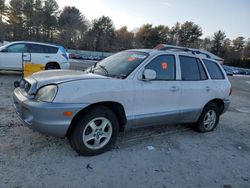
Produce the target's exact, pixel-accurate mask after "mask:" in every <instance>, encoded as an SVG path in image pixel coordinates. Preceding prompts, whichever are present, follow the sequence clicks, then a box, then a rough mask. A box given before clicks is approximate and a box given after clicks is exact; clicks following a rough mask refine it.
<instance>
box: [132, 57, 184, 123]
mask: <svg viewBox="0 0 250 188" xmlns="http://www.w3.org/2000/svg"><path fill="white" fill-rule="evenodd" d="M143 69H151V70H154V71H155V72H156V79H155V80H151V81H145V80H143V78H142V79H140V78H138V80H136V81H135V104H134V106H135V109H134V114H135V119H136V124H137V125H138V126H143V125H148V124H152V125H153V124H172V123H175V122H177V119H178V115H179V97H180V83H179V81H177V80H176V61H175V56H174V55H160V56H157V57H156V58H154V59H153V60H152V61H151V62H149V63H148V64H147V65H146V66H145V67H144V68H143ZM139 77H140V76H139Z"/></svg>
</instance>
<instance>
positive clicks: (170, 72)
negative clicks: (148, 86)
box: [145, 55, 175, 81]
mask: <svg viewBox="0 0 250 188" xmlns="http://www.w3.org/2000/svg"><path fill="white" fill-rule="evenodd" d="M145 68H146V69H152V70H154V71H155V72H156V79H155V80H165V81H167V80H175V57H174V55H160V56H158V57H156V58H155V59H153V60H152V61H151V62H150V63H149V64H148V65H147V66H146V67H145Z"/></svg>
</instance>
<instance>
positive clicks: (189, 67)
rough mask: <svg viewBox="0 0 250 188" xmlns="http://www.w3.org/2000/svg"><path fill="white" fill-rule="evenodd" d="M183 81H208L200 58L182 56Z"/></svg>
mask: <svg viewBox="0 0 250 188" xmlns="http://www.w3.org/2000/svg"><path fill="white" fill-rule="evenodd" d="M180 64H181V76H182V80H187V81H193V80H206V79H207V75H206V72H205V70H204V67H203V65H202V63H201V61H200V60H199V59H198V58H194V57H188V56H180Z"/></svg>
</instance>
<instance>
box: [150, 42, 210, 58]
mask: <svg viewBox="0 0 250 188" xmlns="http://www.w3.org/2000/svg"><path fill="white" fill-rule="evenodd" d="M154 49H157V50H162V51H164V50H180V51H185V52H191V53H192V54H194V55H195V54H203V55H205V56H206V57H207V58H211V56H210V55H209V54H208V53H205V52H201V51H200V50H198V49H192V48H186V47H182V46H174V45H167V44H159V45H157V46H156V47H155V48H154Z"/></svg>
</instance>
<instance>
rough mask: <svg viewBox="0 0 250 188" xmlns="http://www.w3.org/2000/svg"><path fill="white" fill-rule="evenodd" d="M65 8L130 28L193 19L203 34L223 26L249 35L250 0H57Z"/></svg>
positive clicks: (231, 34) (229, 31) (230, 33)
mask: <svg viewBox="0 0 250 188" xmlns="http://www.w3.org/2000/svg"><path fill="white" fill-rule="evenodd" d="M57 2H58V4H59V5H60V7H61V8H62V7H63V6H65V5H69V6H76V7H77V8H78V9H80V10H81V12H82V13H83V14H84V15H85V17H86V18H88V19H89V20H92V19H94V18H98V17H100V16H102V15H105V16H109V17H110V18H111V19H112V20H113V22H114V24H115V26H116V28H119V27H121V26H124V25H126V26H128V28H129V30H133V29H135V28H137V27H140V26H141V25H142V24H145V23H150V24H153V25H160V24H163V25H167V26H170V27H172V26H173V25H174V24H175V23H176V22H177V21H179V22H181V23H183V22H185V21H193V22H195V23H196V24H198V25H199V26H201V27H202V29H203V37H206V36H212V35H213V33H214V32H215V31H218V30H219V29H221V30H222V31H224V32H225V33H226V35H227V37H229V38H231V39H233V38H235V37H237V36H243V37H245V38H250V0H57Z"/></svg>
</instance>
